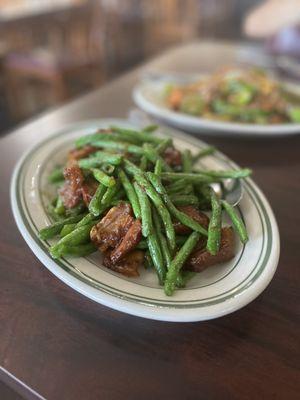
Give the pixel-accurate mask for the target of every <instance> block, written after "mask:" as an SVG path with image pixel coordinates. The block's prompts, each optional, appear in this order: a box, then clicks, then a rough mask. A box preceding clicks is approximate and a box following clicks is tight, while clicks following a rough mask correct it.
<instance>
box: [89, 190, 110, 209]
mask: <svg viewBox="0 0 300 400" xmlns="http://www.w3.org/2000/svg"><path fill="white" fill-rule="evenodd" d="M106 190H107V189H106V186H104V185H103V184H102V183H100V184H99V186H98V187H97V190H96V192H95V194H94V196H93V197H92V199H91V201H90V204H89V212H90V213H91V214H92V215H94V216H98V215H100V212H101V199H102V197H103V196H104V193H105V192H106Z"/></svg>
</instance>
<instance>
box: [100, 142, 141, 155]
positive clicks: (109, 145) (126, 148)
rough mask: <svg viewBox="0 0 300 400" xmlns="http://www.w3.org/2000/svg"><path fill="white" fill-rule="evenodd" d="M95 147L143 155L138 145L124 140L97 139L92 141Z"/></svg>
mask: <svg viewBox="0 0 300 400" xmlns="http://www.w3.org/2000/svg"><path fill="white" fill-rule="evenodd" d="M93 146H95V147H102V148H104V149H110V150H115V151H120V152H123V153H133V154H137V155H143V154H144V150H143V148H142V147H140V146H136V145H134V144H128V143H124V142H110V141H108V140H97V142H94V143H93Z"/></svg>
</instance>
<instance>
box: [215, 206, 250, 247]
mask: <svg viewBox="0 0 300 400" xmlns="http://www.w3.org/2000/svg"><path fill="white" fill-rule="evenodd" d="M221 203H222V206H223V208H224V209H225V211H226V212H227V214H228V215H229V217H230V219H231V221H232V223H233V226H234V228H235V230H236V232H237V234H238V235H239V238H240V240H241V242H242V243H243V244H245V243H246V242H247V241H248V234H247V230H246V227H245V225H244V223H243V221H242V219H241V218H240V217H239V216H238V215H237V213H236V212H235V210H234V208H233V207H232V206H231V205H230V204H229V203H227V201H225V200H221Z"/></svg>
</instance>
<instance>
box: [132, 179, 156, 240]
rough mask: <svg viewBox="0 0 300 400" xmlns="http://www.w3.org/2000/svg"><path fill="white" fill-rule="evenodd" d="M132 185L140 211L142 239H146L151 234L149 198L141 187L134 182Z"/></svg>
mask: <svg viewBox="0 0 300 400" xmlns="http://www.w3.org/2000/svg"><path fill="white" fill-rule="evenodd" d="M133 185H134V189H135V192H136V194H137V198H138V201H139V205H140V210H141V218H142V233H143V236H144V237H148V236H149V235H150V234H151V233H152V232H153V224H152V215H151V204H150V202H149V198H148V196H147V194H146V192H145V189H144V188H143V187H141V186H140V185H139V184H138V183H137V182H134V184H133Z"/></svg>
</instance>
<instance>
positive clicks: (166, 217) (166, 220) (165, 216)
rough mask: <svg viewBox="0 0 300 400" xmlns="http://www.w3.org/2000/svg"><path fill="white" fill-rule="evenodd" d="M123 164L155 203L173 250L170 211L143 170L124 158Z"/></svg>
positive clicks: (173, 232) (173, 239) (173, 234)
mask: <svg viewBox="0 0 300 400" xmlns="http://www.w3.org/2000/svg"><path fill="white" fill-rule="evenodd" d="M124 166H125V169H126V171H127V172H128V173H129V174H131V175H134V178H135V180H136V181H137V182H138V184H139V185H141V186H142V187H144V189H145V191H146V193H147V195H148V196H149V197H150V199H151V201H152V202H153V204H154V205H155V207H156V209H157V211H158V213H159V215H160V216H161V219H162V221H163V224H164V228H165V231H166V236H167V239H168V243H169V246H170V249H171V250H172V251H173V250H175V247H176V241H175V231H174V227H173V223H172V220H171V216H170V213H169V211H168V210H167V208H166V207H165V205H164V203H163V201H162V200H161V198H160V196H159V195H158V194H157V193H156V191H155V189H154V188H153V186H152V185H151V184H150V183H149V182H148V180H147V179H146V178H145V175H144V173H143V171H141V170H140V169H139V168H138V167H137V166H135V165H134V164H133V163H131V162H130V161H128V160H124Z"/></svg>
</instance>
